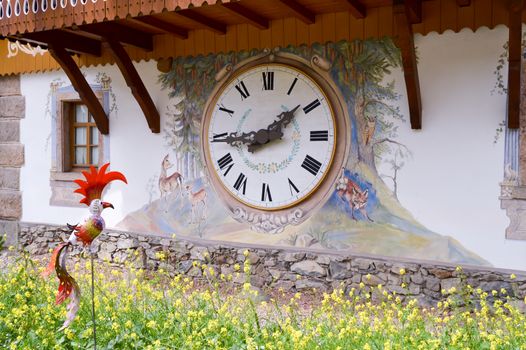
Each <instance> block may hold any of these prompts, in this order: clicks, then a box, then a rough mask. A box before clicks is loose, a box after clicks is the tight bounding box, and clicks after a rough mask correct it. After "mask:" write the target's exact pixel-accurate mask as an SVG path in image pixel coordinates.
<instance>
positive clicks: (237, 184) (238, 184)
mask: <svg viewBox="0 0 526 350" xmlns="http://www.w3.org/2000/svg"><path fill="white" fill-rule="evenodd" d="M241 186H243V191H242V192H243V194H245V192H246V190H247V177H246V176H245V174H243V173H240V174H239V176H238V177H237V180H236V182H235V183H234V188H235V189H236V191H239V189H240V188H241Z"/></svg>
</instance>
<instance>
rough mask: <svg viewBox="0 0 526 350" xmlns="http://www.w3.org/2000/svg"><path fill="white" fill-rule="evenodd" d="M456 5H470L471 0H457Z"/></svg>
mask: <svg viewBox="0 0 526 350" xmlns="http://www.w3.org/2000/svg"><path fill="white" fill-rule="evenodd" d="M457 5H458V6H460V7H466V6H471V0H457Z"/></svg>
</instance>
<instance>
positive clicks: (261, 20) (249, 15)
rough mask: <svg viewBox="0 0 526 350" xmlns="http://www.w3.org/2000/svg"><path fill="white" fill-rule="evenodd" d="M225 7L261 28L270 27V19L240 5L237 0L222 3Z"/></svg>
mask: <svg viewBox="0 0 526 350" xmlns="http://www.w3.org/2000/svg"><path fill="white" fill-rule="evenodd" d="M222 6H223V8H224V9H226V10H228V11H229V12H231V13H233V14H234V15H236V16H239V17H241V18H243V19H244V20H245V21H247V22H248V23H250V24H252V25H253V26H254V27H256V28H259V29H268V27H269V24H268V19H267V18H265V17H263V16H261V15H259V14H257V13H256V12H254V11H252V10H250V9H248V8H246V7H244V6H242V5H240V4H239V3H237V2H227V3H223V4H222Z"/></svg>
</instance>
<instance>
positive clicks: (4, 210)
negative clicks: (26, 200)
mask: <svg viewBox="0 0 526 350" xmlns="http://www.w3.org/2000/svg"><path fill="white" fill-rule="evenodd" d="M21 217H22V193H20V192H18V191H6V190H3V191H0V219H8V220H18V219H20V218H21Z"/></svg>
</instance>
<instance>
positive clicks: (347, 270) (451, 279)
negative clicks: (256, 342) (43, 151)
mask: <svg viewBox="0 0 526 350" xmlns="http://www.w3.org/2000/svg"><path fill="white" fill-rule="evenodd" d="M20 229H21V230H20V235H19V242H20V245H21V247H22V248H24V249H26V250H27V251H28V252H29V253H30V254H32V255H41V254H46V253H48V252H49V251H50V250H51V248H53V247H55V246H56V244H57V243H58V242H60V241H64V240H66V238H67V237H69V232H68V231H67V229H65V228H62V227H56V226H49V225H36V224H21V225H20ZM93 249H94V251H95V252H96V254H97V256H98V258H99V259H101V260H105V261H109V262H111V263H114V264H122V263H124V262H125V261H126V260H129V261H133V262H134V265H135V266H137V265H138V266H139V267H143V268H145V269H152V270H155V269H159V268H163V269H165V270H167V271H169V272H172V273H175V272H180V273H184V274H187V275H189V276H193V277H200V276H201V275H202V270H201V269H200V268H199V267H197V266H195V265H194V262H199V263H201V264H207V266H208V268H213V269H214V270H215V271H216V273H217V274H220V273H223V274H225V275H228V274H232V273H234V266H235V265H236V264H239V265H241V267H242V266H243V262H244V261H245V259H249V260H250V263H251V265H252V270H251V274H252V276H251V277H250V280H251V283H252V284H253V285H254V286H255V287H259V288H265V287H273V288H282V289H283V290H286V291H302V290H306V289H312V288H316V289H317V290H321V291H330V290H332V289H333V288H336V287H339V286H340V285H341V284H343V286H344V288H345V289H346V290H347V291H348V290H349V289H350V288H352V287H355V288H359V285H360V283H364V284H365V285H368V286H373V287H376V286H377V285H378V284H382V286H384V287H385V288H386V289H387V290H389V291H393V292H396V293H397V294H399V295H401V296H414V297H416V298H418V300H419V301H420V302H421V303H422V304H423V305H431V304H433V303H434V302H436V301H438V300H439V299H441V298H442V297H443V296H442V293H441V291H442V289H444V290H449V289H450V288H452V287H456V288H457V289H459V288H460V287H461V283H462V282H461V280H462V279H464V280H465V283H468V284H469V285H471V286H472V287H474V288H481V289H483V290H485V291H487V292H491V291H492V290H497V291H500V290H501V289H505V290H506V291H507V295H510V296H512V297H514V298H516V299H518V300H522V299H524V297H525V296H526V272H518V271H510V270H503V269H484V268H480V267H478V268H477V267H469V266H464V267H463V269H462V271H460V272H459V271H456V266H453V265H446V264H439V263H431V262H425V263H424V262H416V261H401V260H395V259H389V260H386V259H381V258H373V257H365V256H354V255H348V254H341V253H335V254H328V253H327V252H326V251H321V250H313V249H307V248H303V249H293V248H290V249H286V248H280V249H278V248H276V247H268V246H257V247H256V246H252V247H250V248H248V251H249V254H248V256H246V257H245V255H244V254H243V252H244V251H245V250H246V248H245V246H243V245H238V244H232V243H228V244H226V243H218V242H211V241H204V240H200V241H190V240H181V239H172V238H167V237H161V236H156V235H143V234H135V233H128V232H120V231H108V232H105V233H103V234H102V235H101V236H99V238H97V240H96V241H95V242H94V244H93ZM135 252H138V254H137V253H135ZM79 253H80V247H76V248H75V249H74V251H73V252H72V254H71V255H72V256H76V255H78V254H79ZM159 253H162V254H159ZM160 255H163V256H164V257H165V258H163V259H160ZM402 269H403V270H405V272H404V271H401V270H402ZM512 273H514V274H515V275H516V277H515V278H511V277H510V276H511V274H512ZM233 275H234V281H236V282H239V283H244V282H245V280H246V279H245V276H244V275H243V268H241V270H240V273H239V275H238V274H236V273H234V274H233ZM517 304H518V305H524V303H523V302H521V303H519V302H518V303H517Z"/></svg>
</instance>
